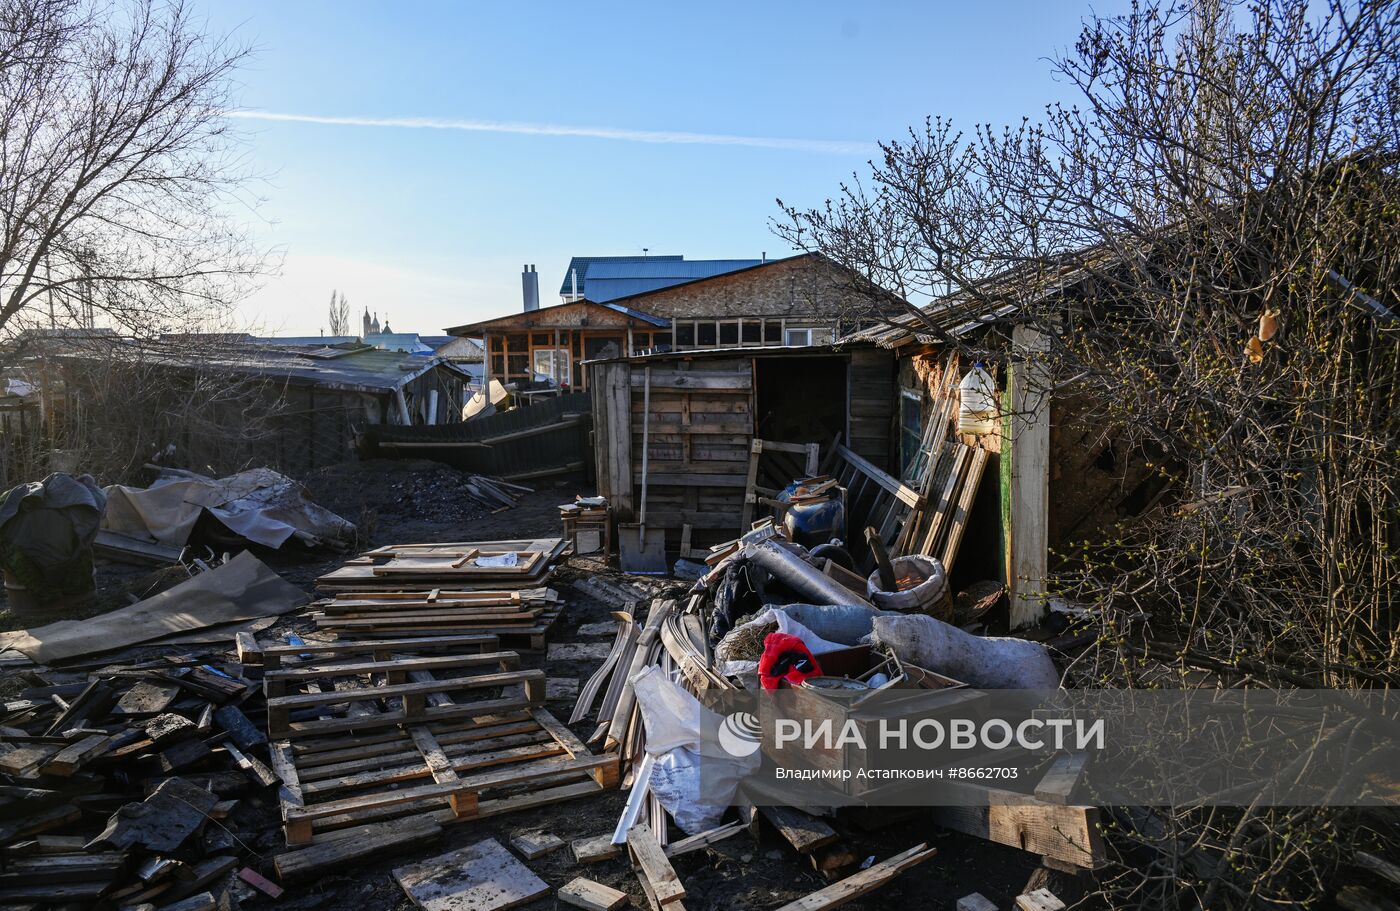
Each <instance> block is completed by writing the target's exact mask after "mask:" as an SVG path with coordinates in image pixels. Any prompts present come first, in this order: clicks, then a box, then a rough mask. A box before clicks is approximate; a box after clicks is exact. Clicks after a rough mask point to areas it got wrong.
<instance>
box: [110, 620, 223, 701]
mask: <svg viewBox="0 0 1400 911" xmlns="http://www.w3.org/2000/svg"><path fill="white" fill-rule="evenodd" d="M243 635H245V636H246V635H248V634H247V633H244V634H243ZM179 694H180V688H179V687H178V686H176V685H175V684H173V683H167V682H164V681H160V680H138V681H136V685H135V686H133V687H132V688H131V689H129V690H127V691H126V692H125V693H123V694H122V697H121V698H120V699H118V700H117V704H116V706H115V707H114V708H113V709H112V714H113V715H121V716H125V717H133V716H134V717H145V716H147V715H159V714H160V713H161V712H163V711H165V710H166V709H168V708H169V707H170V703H172V702H174V701H175V697H176V696H178V695H179Z"/></svg>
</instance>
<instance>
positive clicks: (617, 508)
mask: <svg viewBox="0 0 1400 911" xmlns="http://www.w3.org/2000/svg"><path fill="white" fill-rule="evenodd" d="M593 370H594V379H596V380H597V382H598V387H597V388H596V389H595V390H594V391H593V400H594V403H595V406H596V407H595V409H594V410H595V414H594V415H593V426H594V429H595V430H594V433H595V449H594V459H595V461H596V463H597V471H598V492H599V493H600V494H602V495H603V496H605V497H607V498H608V504H609V506H611V507H612V509H611V515H610V516H609V518H610V519H611V520H612V521H615V522H631V521H632V513H633V508H634V505H633V500H632V368H631V367H630V366H629V365H628V364H627V363H625V362H612V363H606V364H599V365H597V366H596V367H594V368H593Z"/></svg>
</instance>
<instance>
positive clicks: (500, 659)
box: [263, 652, 520, 695]
mask: <svg viewBox="0 0 1400 911" xmlns="http://www.w3.org/2000/svg"><path fill="white" fill-rule="evenodd" d="M492 664H498V665H500V666H501V669H502V670H503V671H509V670H514V669H515V668H518V667H519V665H520V656H519V655H517V654H516V653H515V652H484V653H482V654H479V655H439V656H433V657H423V658H397V659H388V660H385V661H357V662H352V663H348V664H341V665H336V666H334V667H309V668H301V667H296V668H286V669H284V670H276V671H268V672H267V674H266V675H265V677H264V678H263V679H264V681H265V682H287V683H291V682H296V681H301V680H315V679H318V678H321V677H359V676H362V675H365V674H387V673H389V672H391V671H396V672H402V673H407V672H408V671H440V670H450V669H455V668H463V667H483V666H488V665H492ZM371 695H373V694H372V693H371Z"/></svg>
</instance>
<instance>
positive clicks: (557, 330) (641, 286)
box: [447, 253, 907, 389]
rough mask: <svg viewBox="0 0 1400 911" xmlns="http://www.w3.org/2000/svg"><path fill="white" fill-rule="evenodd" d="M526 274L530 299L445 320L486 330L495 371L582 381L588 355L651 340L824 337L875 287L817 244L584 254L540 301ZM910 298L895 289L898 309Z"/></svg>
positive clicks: (694, 345) (701, 344)
mask: <svg viewBox="0 0 1400 911" xmlns="http://www.w3.org/2000/svg"><path fill="white" fill-rule="evenodd" d="M537 275H538V273H536V272H535V269H534V267H533V266H526V267H525V271H524V273H523V286H522V287H523V293H524V307H523V309H521V310H519V311H517V312H515V313H510V314H507V315H504V316H499V317H496V318H494V319H489V320H483V321H481V322H476V323H469V324H467V325H463V326H455V327H453V328H450V329H448V330H447V332H448V333H449V334H450V335H455V336H459V337H464V338H465V337H473V338H474V337H478V336H480V337H482V338H483V344H484V345H485V348H486V373H487V376H488V377H490V378H492V379H496V380H499V381H501V382H503V383H507V384H509V383H517V384H519V383H531V382H536V381H540V380H545V381H548V382H550V383H552V384H553V385H557V386H568V387H571V388H574V389H581V388H585V387H586V385H587V377H586V376H585V375H584V371H582V370H581V369H580V366H579V365H580V364H581V363H582V362H584V361H588V360H595V359H599V358H608V357H620V356H630V355H633V354H637V353H641V352H645V351H652V350H702V349H715V348H761V347H766V346H780V345H781V346H806V345H825V344H830V343H831V342H834V341H837V340H839V339H840V338H841V337H843V336H844V335H846V334H847V333H849V332H852V331H855V330H856V329H857V328H861V327H862V324H861V322H860V320H861V319H864V318H866V317H868V314H869V312H870V298H869V295H868V288H858V287H857V285H858V284H859V282H860V278H859V276H853V275H852V274H851V273H849V272H846V271H844V270H842V269H841V268H840V267H838V266H836V265H835V264H833V263H832V262H831V261H830V260H828V259H826V258H825V257H823V256H820V255H819V254H814V253H803V254H799V255H797V256H789V257H785V258H783V259H768V258H766V257H763V258H760V259H714V260H687V259H684V258H683V257H680V256H648V257H636V256H610V257H604V256H593V257H582V256H576V257H574V258H573V259H572V260H570V264H569V270H568V272H567V273H566V274H565V278H564V284H563V286H562V294H561V296H562V297H563V298H564V303H561V304H556V305H554V306H552V307H540V306H539V305H538V301H539V294H538V284H537V282H538V277H537ZM906 306H907V305H905V304H903V302H902V301H900V299H899V298H898V297H896V296H895V295H893V294H891V295H889V309H890V312H891V314H892V315H894V314H898V313H901V312H903V310H904V308H905V307H906Z"/></svg>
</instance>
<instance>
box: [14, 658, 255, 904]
mask: <svg viewBox="0 0 1400 911" xmlns="http://www.w3.org/2000/svg"><path fill="white" fill-rule="evenodd" d="M28 676H29V677H30V679H31V680H52V681H59V682H54V683H46V684H43V685H37V686H32V687H30V688H28V689H26V690H23V691H21V692H20V693H18V694H17V695H18V698H12V699H11V700H10V701H8V702H6V703H4V705H3V709H2V710H0V905H3V906H5V907H26V908H31V907H41V906H43V907H49V906H59V905H61V906H62V907H65V908H87V907H93V906H96V905H98V904H99V903H104V904H103V905H102V906H103V907H136V906H142V907H147V908H149V907H152V904H155V905H159V906H160V907H161V908H170V909H178V911H204V909H212V908H214V907H215V905H216V901H221V902H222V905H221V907H224V908H233V909H236V908H237V906H238V904H237V901H236V899H234V898H232V897H231V896H230V895H229V894H228V889H229V887H230V883H231V882H232V877H235V876H236V877H238V878H239V879H241V881H242V883H243V884H245V887H246V884H249V883H253V884H258V888H264V887H266V890H267V891H268V894H273V893H280V891H281V890H280V888H279V887H277V886H276V885H274V884H272V883H270V882H267V881H266V880H264V879H263V877H262V876H261V875H259V874H258V873H257V872H256V871H255V870H253V869H251V868H248V867H244V866H243V861H241V860H240V859H239V855H240V853H241V852H242V847H241V844H240V842H239V841H238V840H237V839H236V838H235V837H234V835H233V834H232V831H231V829H230V827H229V823H228V822H227V820H229V818H230V817H231V815H232V814H233V813H234V811H235V809H236V808H237V806H238V804H239V802H240V800H241V799H242V798H244V797H246V796H248V795H252V794H256V793H257V792H259V791H262V790H266V789H269V788H271V787H273V786H275V784H276V783H277V778H276V777H275V776H274V775H273V773H272V772H271V771H270V769H269V768H268V766H267V765H266V764H265V763H264V762H262V761H261V760H259V759H258V757H257V755H256V754H257V753H258V752H259V751H261V750H263V749H265V747H266V744H267V738H266V736H265V735H264V734H263V733H262V731H261V730H260V729H259V727H258V725H256V724H255V723H254V722H253V721H251V720H250V719H249V718H248V716H247V715H246V714H245V712H244V709H245V708H247V705H246V703H245V702H244V700H246V699H248V698H249V697H250V696H254V695H256V688H255V687H254V686H253V685H252V683H251V681H249V680H247V679H245V678H244V677H243V675H242V669H241V668H239V667H238V666H236V665H234V664H231V663H226V662H218V663H213V662H209V661H204V660H201V659H198V658H194V657H179V656H171V657H167V658H163V659H158V660H154V661H145V662H133V663H128V664H125V665H107V666H98V667H93V668H92V669H91V670H90V671H89V672H83V671H78V672H73V671H55V670H51V669H47V668H41V669H36V670H34V671H31V672H29V675H28ZM264 755H266V754H264ZM240 868H241V869H240Z"/></svg>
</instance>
